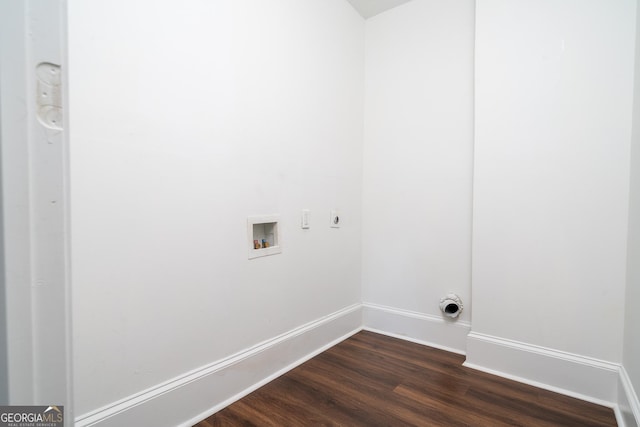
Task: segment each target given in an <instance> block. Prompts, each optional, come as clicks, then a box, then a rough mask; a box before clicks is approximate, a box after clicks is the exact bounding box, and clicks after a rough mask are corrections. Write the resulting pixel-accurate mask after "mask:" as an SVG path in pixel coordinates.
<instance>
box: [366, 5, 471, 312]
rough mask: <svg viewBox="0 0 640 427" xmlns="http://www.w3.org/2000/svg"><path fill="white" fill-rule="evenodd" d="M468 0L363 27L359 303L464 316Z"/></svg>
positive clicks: (467, 304)
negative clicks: (457, 303)
mask: <svg viewBox="0 0 640 427" xmlns="http://www.w3.org/2000/svg"><path fill="white" fill-rule="evenodd" d="M473 20H474V16H473V1H466V0H464V1H453V2H452V1H446V0H428V1H415V2H409V3H407V4H405V5H403V6H402V7H398V8H395V9H392V10H390V11H387V12H385V13H383V14H380V15H378V16H375V17H373V18H370V19H369V20H367V22H366V54H365V58H366V67H365V69H366V73H365V74H366V77H365V82H366V83H365V88H366V89H365V147H364V165H365V170H364V190H363V206H364V208H363V212H364V216H363V230H364V231H363V248H362V250H363V264H362V271H363V301H364V302H366V303H372V304H379V305H383V306H387V307H392V308H396V309H401V310H406V311H410V312H415V313H422V314H426V315H432V316H438V317H440V316H441V312H440V308H439V302H440V298H441V297H443V296H445V295H446V294H447V293H449V292H455V293H457V294H458V295H459V296H460V297H461V298H462V300H463V303H464V310H463V312H462V314H461V316H460V319H461V320H463V321H468V320H469V319H470V312H471V310H470V309H471V299H470V293H471V291H470V269H471V265H470V253H471V252H470V251H471V249H470V246H471V187H472V184H471V175H472V162H473V134H472V130H473V26H474V24H473Z"/></svg>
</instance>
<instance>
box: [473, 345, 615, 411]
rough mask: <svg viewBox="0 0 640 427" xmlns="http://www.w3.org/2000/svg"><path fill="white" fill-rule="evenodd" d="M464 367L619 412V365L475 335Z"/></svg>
mask: <svg viewBox="0 0 640 427" xmlns="http://www.w3.org/2000/svg"><path fill="white" fill-rule="evenodd" d="M464 366H467V367H469V368H473V369H478V370H480V371H484V372H488V373H491V374H495V375H498V376H501V377H505V378H509V379H513V380H516V381H519V382H522V383H526V384H530V385H533V386H536V387H540V388H543V389H546V390H551V391H555V392H557V393H561V394H565V395H568V396H572V397H576V398H578V399H582V400H586V401H589V402H593V403H597V404H599V405H603V406H608V407H611V408H614V409H617V403H616V402H617V385H618V375H619V371H620V365H618V364H615V363H610V362H606V361H602V360H598V359H593V358H589V357H585V356H579V355H576V354H571V353H566V352H562V351H558V350H553V349H549V348H544V347H539V346H534V345H530V344H525V343H521V342H517V341H511V340H507V339H503V338H497V337H493V336H490V335H484V334H479V333H476V332H471V333H470V334H469V336H468V337H467V360H466V362H465V363H464Z"/></svg>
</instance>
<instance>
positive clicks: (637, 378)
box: [623, 6, 640, 422]
mask: <svg viewBox="0 0 640 427" xmlns="http://www.w3.org/2000/svg"><path fill="white" fill-rule="evenodd" d="M636 8H637V9H636V13H637V15H636V44H635V76H634V80H635V82H634V87H633V88H634V92H633V93H634V105H633V132H632V135H631V184H630V189H629V240H628V246H627V289H626V298H625V302H626V310H625V323H624V355H623V365H624V367H625V370H626V371H627V374H628V375H629V378H630V379H631V382H632V384H633V387H634V389H635V390H636V393H637V392H638V391H640V311H639V310H638V307H640V27H638V22H640V7H637V6H636ZM638 421H639V422H640V420H638Z"/></svg>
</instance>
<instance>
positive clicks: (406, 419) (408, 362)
mask: <svg viewBox="0 0 640 427" xmlns="http://www.w3.org/2000/svg"><path fill="white" fill-rule="evenodd" d="M463 361H464V356H461V355H457V354H454V353H449V352H446V351H442V350H437V349H434V348H431V347H426V346H423V345H419V344H414V343H411V342H407V341H403V340H399V339H395V338H390V337H387V336H384V335H379V334H374V333H371V332H364V331H363V332H360V333H358V334H356V335H354V336H353V337H351V338H349V339H347V340H346V341H343V342H342V343H340V344H338V345H336V346H334V347H332V348H331V349H329V350H327V351H325V352H324V353H322V354H320V355H318V356H316V357H315V358H313V359H311V360H309V361H308V362H306V363H304V364H302V365H300V366H299V367H297V368H295V369H293V370H291V371H290V372H288V373H286V374H285V375H283V376H281V377H279V378H277V379H276V380H274V381H272V382H270V383H269V384H267V385H265V386H263V387H261V388H260V389H258V390H256V391H255V392H253V393H251V394H249V395H248V396H246V397H244V398H243V399H241V400H239V401H238V402H235V403H233V404H232V405H230V406H228V407H227V408H225V409H223V410H221V411H219V412H218V413H216V414H214V415H212V416H211V417H209V418H207V419H206V420H203V421H201V422H199V423H198V424H196V427H214V426H367V427H371V426H492V427H494V426H536V427H537V426H580V427H583V426H615V425H616V421H615V416H614V413H613V410H612V409H610V408H605V407H602V406H598V405H595V404H591V403H587V402H584V401H581V400H578V399H574V398H571V397H567V396H564V395H561V394H557V393H553V392H550V391H546V390H542V389H538V388H536V387H532V386H529V385H525V384H521V383H518V382H515V381H510V380H507V379H504V378H500V377H496V376H494V375H489V374H486V373H483V372H479V371H476V370H473V369H469V368H465V367H463V366H461V365H462V362H463Z"/></svg>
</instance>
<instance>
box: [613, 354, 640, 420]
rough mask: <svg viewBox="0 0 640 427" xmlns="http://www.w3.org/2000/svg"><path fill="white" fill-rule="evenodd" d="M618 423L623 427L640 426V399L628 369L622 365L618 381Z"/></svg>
mask: <svg viewBox="0 0 640 427" xmlns="http://www.w3.org/2000/svg"><path fill="white" fill-rule="evenodd" d="M618 408H619V415H620V417H619V419H618V425H620V426H623V427H638V426H640V401H639V400H638V394H637V393H636V391H635V389H634V388H633V384H632V383H631V379H630V378H629V375H628V374H627V370H626V369H625V368H624V366H622V367H621V368H620V376H619V381H618Z"/></svg>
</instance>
